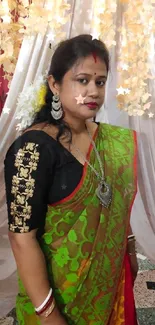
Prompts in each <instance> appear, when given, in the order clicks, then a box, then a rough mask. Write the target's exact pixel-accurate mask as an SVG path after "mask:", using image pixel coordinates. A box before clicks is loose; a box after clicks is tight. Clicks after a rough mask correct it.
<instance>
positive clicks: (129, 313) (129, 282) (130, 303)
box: [124, 255, 138, 325]
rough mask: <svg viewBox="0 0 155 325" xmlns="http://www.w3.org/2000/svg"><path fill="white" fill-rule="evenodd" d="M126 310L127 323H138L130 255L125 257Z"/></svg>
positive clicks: (128, 324) (129, 324)
mask: <svg viewBox="0 0 155 325" xmlns="http://www.w3.org/2000/svg"><path fill="white" fill-rule="evenodd" d="M124 291H125V292H124V296H125V301H124V310H125V325H138V323H137V317H136V309H135V301H134V294H133V277H132V273H131V266H130V261H129V256H128V255H126V257H125V289H124Z"/></svg>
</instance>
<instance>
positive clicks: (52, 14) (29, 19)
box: [0, 0, 70, 80]
mask: <svg viewBox="0 0 155 325" xmlns="http://www.w3.org/2000/svg"><path fill="white" fill-rule="evenodd" d="M44 3H45V5H44ZM68 10H70V5H69V4H67V1H65V0H52V1H51V0H49V1H43V0H42V1H39V0H22V1H20V0H1V7H0V18H1V20H0V33H1V50H2V51H1V55H0V65H3V70H4V73H5V76H4V77H5V78H6V79H7V80H11V79H12V74H13V72H14V70H15V66H16V62H17V58H18V55H19V51H20V47H21V43H22V40H23V38H24V36H25V35H26V36H27V37H30V36H31V35H35V34H37V33H40V34H45V31H46V30H47V27H49V30H50V29H51V30H52V33H50V34H49V35H47V37H48V38H49V40H51V41H52V40H54V39H59V40H60V39H62V38H64V37H65V33H64V32H63V31H62V28H63V26H64V24H66V23H67V21H68V20H69V17H70V14H69V13H68Z"/></svg>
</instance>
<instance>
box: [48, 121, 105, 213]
mask: <svg viewBox="0 0 155 325" xmlns="http://www.w3.org/2000/svg"><path fill="white" fill-rule="evenodd" d="M98 130H99V126H97V128H96V130H95V132H94V135H93V140H94V141H95V139H96V137H97V134H98ZM92 149H93V145H92V143H91V144H90V146H89V150H88V153H87V157H86V158H87V160H89V159H90V155H91V152H92ZM87 167H88V163H87V162H85V164H84V167H83V173H82V177H81V180H80V182H79V184H78V185H77V186H76V188H75V189H74V191H73V192H72V193H71V194H70V195H68V196H67V197H65V198H64V199H62V200H60V201H58V202H55V203H52V204H48V206H52V207H54V206H57V205H59V204H62V203H65V202H67V201H69V200H71V199H72V198H73V196H74V195H75V194H76V193H77V192H78V191H79V189H80V188H81V186H82V184H83V181H84V178H85V176H86V172H87Z"/></svg>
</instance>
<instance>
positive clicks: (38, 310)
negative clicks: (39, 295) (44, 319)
mask: <svg viewBox="0 0 155 325" xmlns="http://www.w3.org/2000/svg"><path fill="white" fill-rule="evenodd" d="M51 296H52V288H51V289H50V291H49V293H48V295H47V297H46V299H45V300H44V301H43V303H42V304H41V305H40V306H39V307H37V308H35V311H36V312H40V311H41V310H42V309H43V308H44V306H45V305H46V304H47V302H48V301H49V299H50V297H51Z"/></svg>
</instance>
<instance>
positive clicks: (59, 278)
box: [5, 35, 137, 325]
mask: <svg viewBox="0 0 155 325" xmlns="http://www.w3.org/2000/svg"><path fill="white" fill-rule="evenodd" d="M108 71H109V55H108V51H107V49H106V47H105V45H104V44H103V43H102V42H101V41H99V40H92V37H91V36H90V35H80V36H77V37H75V38H72V39H70V40H67V41H64V42H62V43H60V44H59V46H58V47H57V49H56V51H55V53H54V55H53V57H52V62H51V66H50V70H49V74H48V83H47V93H46V98H45V105H44V106H43V107H42V108H41V110H40V112H39V113H38V114H37V116H36V119H35V121H34V122H33V124H32V126H31V127H30V128H29V129H27V130H26V131H25V132H24V133H23V134H22V135H21V136H20V137H19V138H18V139H17V140H16V141H15V142H14V143H13V144H12V146H11V147H10V149H9V151H8V153H7V155H6V159H5V179H6V194H7V205H8V216H9V238H10V242H11V246H12V250H13V252H14V256H15V259H16V263H17V268H18V274H19V294H18V296H17V318H18V322H19V324H21V325H35V324H42V325H45V324H50V325H52V324H54V325H64V324H78V325H85V324H86V325H87V324H89V325H93V324H97V325H101V324H102V325H107V324H108V325H118V324H119V325H120V324H122V325H123V324H124V325H135V324H137V322H136V316H135V307H134V298H133V277H132V275H134V276H135V274H136V272H137V262H136V255H135V250H134V236H133V235H132V232H131V229H130V226H129V223H130V222H129V221H130V211H131V207H132V204H133V201H134V198H135V194H136V170H135V169H136V165H135V161H136V145H135V142H136V141H135V133H134V132H133V131H131V130H127V129H123V128H119V127H115V126H110V125H106V124H99V125H98V124H97V123H95V122H92V121H93V120H94V119H95V116H96V113H97V112H98V110H99V109H100V107H101V106H102V104H103V102H104V95H105V84H106V80H107V76H108Z"/></svg>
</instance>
